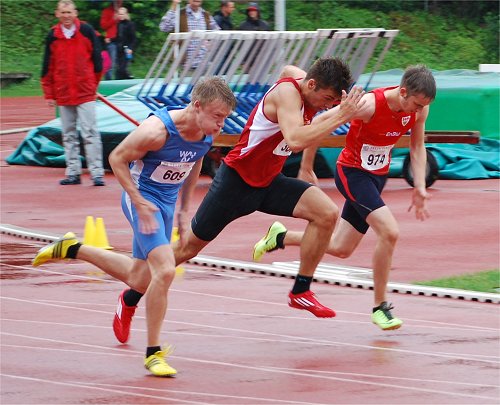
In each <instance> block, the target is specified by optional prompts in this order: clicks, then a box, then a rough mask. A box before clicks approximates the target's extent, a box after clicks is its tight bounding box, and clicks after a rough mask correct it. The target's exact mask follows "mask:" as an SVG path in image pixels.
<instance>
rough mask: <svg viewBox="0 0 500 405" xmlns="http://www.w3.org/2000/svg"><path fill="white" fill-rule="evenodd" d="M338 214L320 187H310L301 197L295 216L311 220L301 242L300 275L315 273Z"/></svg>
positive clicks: (309, 275) (335, 207) (337, 210)
mask: <svg viewBox="0 0 500 405" xmlns="http://www.w3.org/2000/svg"><path fill="white" fill-rule="evenodd" d="M338 215H339V209H338V207H337V206H336V205H335V204H334V203H333V201H332V200H331V199H330V197H328V196H327V195H326V194H325V193H324V192H323V191H321V190H320V189H319V188H318V187H310V188H308V189H307V190H306V191H305V192H304V194H302V196H301V197H300V199H299V201H298V203H297V205H296V206H295V209H294V210H293V216H294V217H296V218H302V219H305V220H307V221H309V223H308V224H307V226H306V229H305V231H304V235H303V236H302V241H301V243H300V269H299V274H300V275H303V276H308V277H312V276H313V275H314V271H315V270H316V267H317V266H318V263H319V262H320V260H321V258H322V257H323V255H324V253H325V250H326V248H327V247H328V243H329V240H330V238H331V236H332V232H333V229H334V227H335V223H336V222H337V218H338ZM285 243H286V238H285Z"/></svg>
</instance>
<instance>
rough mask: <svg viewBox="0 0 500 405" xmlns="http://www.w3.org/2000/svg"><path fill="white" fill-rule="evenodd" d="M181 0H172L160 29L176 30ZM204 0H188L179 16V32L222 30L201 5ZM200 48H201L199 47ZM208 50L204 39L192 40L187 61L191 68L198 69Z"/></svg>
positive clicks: (166, 30)
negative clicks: (203, 41) (177, 13)
mask: <svg viewBox="0 0 500 405" xmlns="http://www.w3.org/2000/svg"><path fill="white" fill-rule="evenodd" d="M180 2H181V0H172V4H171V6H170V9H169V10H168V11H167V12H166V13H165V15H164V16H163V17H162V18H161V21H160V31H163V32H173V31H174V30H175V28H176V27H175V19H176V13H175V10H176V8H177V7H178V6H179V4H180ZM202 3H203V1H202V0H188V4H187V5H186V7H184V8H181V10H180V18H179V32H189V31H194V30H203V31H205V30H220V27H219V25H218V24H217V23H216V22H215V20H214V18H213V17H212V16H211V15H210V13H209V12H208V11H206V10H204V9H203V8H202V7H201V5H202ZM198 48H199V49H198ZM206 52H207V49H206V46H205V45H204V44H202V41H201V40H199V39H197V40H192V41H191V42H190V43H189V46H188V48H187V51H186V53H187V58H186V61H185V63H190V62H191V61H192V63H191V69H196V68H197V67H198V65H199V64H200V62H201V61H202V60H203V57H204V56H205V54H206Z"/></svg>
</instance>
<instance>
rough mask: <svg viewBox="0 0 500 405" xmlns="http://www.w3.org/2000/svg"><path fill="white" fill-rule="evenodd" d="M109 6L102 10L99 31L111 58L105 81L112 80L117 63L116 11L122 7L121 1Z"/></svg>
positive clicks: (117, 0)
mask: <svg viewBox="0 0 500 405" xmlns="http://www.w3.org/2000/svg"><path fill="white" fill-rule="evenodd" d="M110 3H111V4H110V5H109V6H108V7H106V8H104V9H103V10H102V12H101V21H100V25H101V29H102V30H104V32H105V35H104V43H105V44H106V50H107V51H108V53H109V57H110V58H111V69H109V70H108V71H107V72H106V74H105V75H104V79H105V80H113V70H114V69H116V63H117V50H118V48H117V45H116V37H117V34H118V13H117V12H118V9H119V8H120V7H121V5H122V0H114V1H111V2H110Z"/></svg>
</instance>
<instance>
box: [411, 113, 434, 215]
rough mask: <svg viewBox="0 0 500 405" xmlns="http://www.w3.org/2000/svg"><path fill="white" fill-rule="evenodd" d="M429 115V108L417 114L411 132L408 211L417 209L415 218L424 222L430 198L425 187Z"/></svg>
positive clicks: (427, 213)
mask: <svg viewBox="0 0 500 405" xmlns="http://www.w3.org/2000/svg"><path fill="white" fill-rule="evenodd" d="M428 115H429V106H425V107H424V108H423V109H422V110H421V111H420V112H418V113H417V120H416V122H415V125H414V126H413V128H412V130H411V136H410V161H411V169H412V173H413V187H414V188H413V196H412V202H411V205H410V207H409V208H408V211H411V209H412V208H413V207H415V216H416V218H417V219H418V220H420V221H423V220H425V219H426V218H428V217H429V212H428V211H427V200H428V199H429V198H430V195H429V193H427V190H426V187H425V171H426V167H427V151H426V149H425V121H426V120H427V116H428Z"/></svg>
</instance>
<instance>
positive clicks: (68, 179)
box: [59, 174, 81, 186]
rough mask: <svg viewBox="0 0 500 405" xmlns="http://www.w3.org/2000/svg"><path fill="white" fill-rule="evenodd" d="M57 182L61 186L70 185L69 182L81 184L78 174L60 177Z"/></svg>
mask: <svg viewBox="0 0 500 405" xmlns="http://www.w3.org/2000/svg"><path fill="white" fill-rule="evenodd" d="M59 184H60V185H61V186H67V185H70V184H81V180H80V176H79V175H78V174H77V175H72V176H68V177H66V178H65V179H62V180H61V181H60V182H59Z"/></svg>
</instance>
